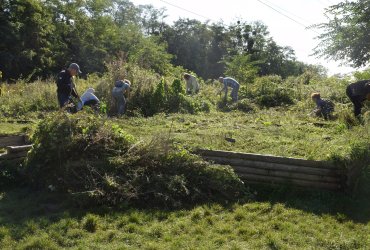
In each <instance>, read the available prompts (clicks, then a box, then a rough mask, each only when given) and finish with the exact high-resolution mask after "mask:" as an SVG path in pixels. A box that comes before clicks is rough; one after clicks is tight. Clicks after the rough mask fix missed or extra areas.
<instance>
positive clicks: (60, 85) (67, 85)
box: [56, 63, 82, 108]
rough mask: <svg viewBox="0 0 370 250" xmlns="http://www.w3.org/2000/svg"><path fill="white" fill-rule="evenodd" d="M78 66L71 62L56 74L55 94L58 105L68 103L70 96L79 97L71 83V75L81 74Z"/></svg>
mask: <svg viewBox="0 0 370 250" xmlns="http://www.w3.org/2000/svg"><path fill="white" fill-rule="evenodd" d="M81 73H82V72H81V71H80V66H78V64H77V63H71V64H70V65H69V67H68V68H67V69H65V70H62V71H61V72H60V73H59V74H58V78H57V81H56V82H57V96H58V101H59V106H60V107H61V108H63V107H64V106H65V105H66V104H68V102H69V100H70V98H71V96H74V97H75V98H79V96H78V94H77V91H76V88H75V85H74V83H73V77H74V76H76V75H77V74H81Z"/></svg>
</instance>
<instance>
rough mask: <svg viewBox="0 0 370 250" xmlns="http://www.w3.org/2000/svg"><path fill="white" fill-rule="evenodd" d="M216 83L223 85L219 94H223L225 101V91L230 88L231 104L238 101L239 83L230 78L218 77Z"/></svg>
mask: <svg viewBox="0 0 370 250" xmlns="http://www.w3.org/2000/svg"><path fill="white" fill-rule="evenodd" d="M218 81H219V82H220V83H222V84H223V88H222V89H221V90H220V93H221V92H223V91H224V92H225V100H226V99H227V91H228V88H229V87H230V88H231V89H232V91H231V93H230V96H231V98H232V100H233V102H237V101H238V91H239V86H240V85H239V83H238V82H237V81H236V80H235V79H234V78H231V77H221V76H220V77H219V78H218Z"/></svg>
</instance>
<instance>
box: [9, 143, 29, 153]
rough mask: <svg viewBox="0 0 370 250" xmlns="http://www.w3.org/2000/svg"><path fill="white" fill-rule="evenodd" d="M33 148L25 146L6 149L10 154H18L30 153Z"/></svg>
mask: <svg viewBox="0 0 370 250" xmlns="http://www.w3.org/2000/svg"><path fill="white" fill-rule="evenodd" d="M31 148H32V145H23V146H8V147H6V149H7V152H8V154H11V153H17V152H23V151H26V152H28V151H29V150H30V149H31Z"/></svg>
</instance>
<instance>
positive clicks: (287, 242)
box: [0, 189, 370, 249]
mask: <svg viewBox="0 0 370 250" xmlns="http://www.w3.org/2000/svg"><path fill="white" fill-rule="evenodd" d="M256 192H257V191H256ZM258 192H261V193H257V194H256V195H255V197H256V198H255V199H253V200H251V201H250V202H247V203H241V204H229V205H228V206H221V205H219V204H204V205H199V206H196V207H194V208H188V209H183V210H176V211H164V210H155V209H134V208H129V207H125V206H121V207H120V208H110V207H100V208H96V209H88V208H79V207H77V206H76V203H75V202H74V201H72V200H70V198H67V197H65V196H61V195H58V194H54V193H37V192H31V191H30V190H25V189H17V190H13V191H9V192H4V193H2V195H1V200H0V224H1V226H0V247H1V249H59V248H71V249H129V248H130V249H369V247H370V222H369V221H370V213H369V209H368V208H369V206H367V207H366V208H365V207H364V206H361V204H360V203H358V201H355V200H353V199H352V198H349V197H348V196H345V195H342V194H332V193H325V192H308V193H307V192H306V193H303V192H297V191H294V190H282V189H280V190H279V189H275V190H272V189H268V190H266V189H265V190H264V191H258ZM363 205H365V204H363ZM367 205H369V203H368V204H367Z"/></svg>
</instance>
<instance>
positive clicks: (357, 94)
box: [346, 80, 370, 116]
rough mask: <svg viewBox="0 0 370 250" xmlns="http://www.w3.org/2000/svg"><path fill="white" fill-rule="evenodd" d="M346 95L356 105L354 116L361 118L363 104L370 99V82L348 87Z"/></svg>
mask: <svg viewBox="0 0 370 250" xmlns="http://www.w3.org/2000/svg"><path fill="white" fill-rule="evenodd" d="M346 94H347V96H348V98H349V99H350V100H351V102H352V103H353V105H354V114H355V116H359V115H360V114H361V108H362V104H363V102H364V101H365V100H366V98H367V99H370V80H362V81H358V82H354V83H351V84H350V85H348V86H347V90H346Z"/></svg>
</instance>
